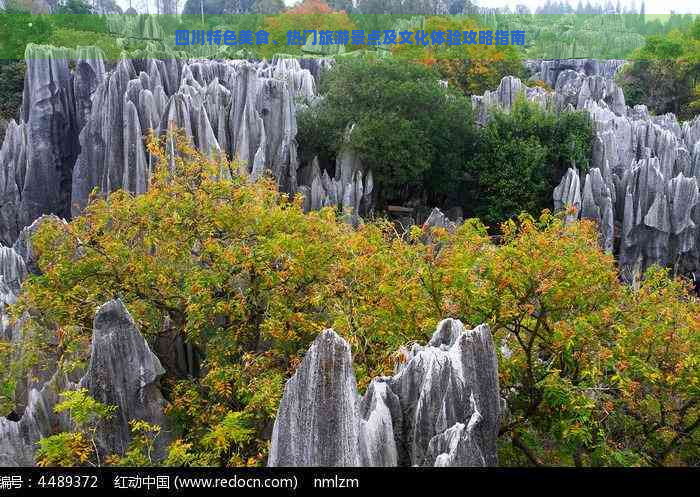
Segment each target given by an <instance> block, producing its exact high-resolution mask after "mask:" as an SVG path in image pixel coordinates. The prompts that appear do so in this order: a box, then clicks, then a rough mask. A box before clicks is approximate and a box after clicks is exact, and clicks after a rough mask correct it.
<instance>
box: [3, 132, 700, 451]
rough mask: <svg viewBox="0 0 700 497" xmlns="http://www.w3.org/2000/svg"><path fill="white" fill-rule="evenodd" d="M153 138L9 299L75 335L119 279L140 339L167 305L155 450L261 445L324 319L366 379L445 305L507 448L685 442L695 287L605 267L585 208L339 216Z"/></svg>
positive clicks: (116, 289) (688, 444)
mask: <svg viewBox="0 0 700 497" xmlns="http://www.w3.org/2000/svg"><path fill="white" fill-rule="evenodd" d="M149 150H150V152H151V153H153V154H154V156H155V157H156V159H157V160H158V161H159V163H160V165H159V167H158V168H157V170H156V173H155V175H154V177H153V179H152V181H151V185H150V189H149V191H148V193H146V194H144V195H140V196H136V197H134V196H132V195H130V194H128V193H126V192H123V191H119V192H115V193H113V194H112V195H110V196H109V197H108V198H102V197H95V198H94V199H93V201H92V202H91V203H90V205H89V206H88V208H87V209H86V211H85V212H84V215H82V216H80V217H78V218H76V219H74V220H73V221H71V222H70V223H69V224H68V225H67V226H66V225H63V224H60V223H55V224H52V223H46V224H45V225H44V226H43V228H42V229H41V230H40V231H39V233H38V234H37V236H36V237H35V239H34V244H35V247H36V250H37V253H38V255H39V265H40V267H41V269H42V271H43V275H42V276H32V277H30V278H29V280H28V281H27V282H26V283H25V285H24V289H23V292H22V294H21V296H20V299H19V302H18V304H17V305H16V306H15V311H14V312H15V315H17V316H19V315H21V314H22V313H23V312H25V311H31V312H32V316H33V317H32V320H33V322H35V323H37V324H40V325H41V326H43V327H46V328H47V329H64V328H66V327H68V326H71V327H73V328H72V329H75V330H84V332H83V333H84V334H88V335H89V330H90V325H91V322H92V319H93V313H94V309H95V308H96V306H98V305H100V304H102V303H103V302H105V301H106V300H108V299H111V298H114V297H117V296H119V297H121V298H122V299H123V300H124V302H125V304H126V306H127V307H128V308H129V310H130V312H131V313H132V314H133V316H134V319H135V320H136V321H137V323H138V325H139V327H140V329H141V331H142V332H143V333H144V334H145V335H146V337H147V338H148V340H149V341H151V342H153V341H154V338H155V337H156V336H158V335H159V334H161V333H162V332H163V330H164V329H165V328H166V324H167V328H168V329H175V330H176V331H177V332H180V333H182V334H184V335H185V337H186V339H187V340H188V341H189V342H190V343H191V344H192V345H194V346H195V347H196V348H197V349H198V350H199V351H200V352H201V353H202V355H203V357H205V359H204V363H203V364H202V368H201V371H203V373H202V375H201V377H199V378H187V377H177V376H175V375H174V373H173V371H169V374H168V375H167V377H166V378H165V381H164V386H165V393H166V396H167V397H168V399H169V401H170V407H169V409H168V413H169V414H170V415H171V417H172V420H173V422H174V423H175V425H176V428H177V433H176V440H175V442H174V443H173V444H172V445H171V447H170V451H169V454H168V456H167V458H166V460H165V461H164V462H163V463H164V464H168V465H209V464H216V465H256V464H261V463H263V462H264V459H265V457H266V454H267V450H268V444H269V442H268V441H267V437H269V432H270V427H271V423H272V421H273V419H274V416H275V413H276V409H277V405H278V402H279V399H280V396H281V393H282V389H283V385H284V381H285V379H286V378H288V377H289V376H290V375H291V374H292V373H293V371H294V370H295V368H296V367H297V366H298V364H299V362H300V360H301V357H302V354H303V353H304V351H305V350H306V349H307V347H308V346H309V344H310V342H311V341H312V340H313V339H314V337H315V336H316V335H317V334H318V333H319V332H320V331H321V330H323V329H324V328H328V327H333V328H334V329H335V330H336V331H337V332H338V333H340V334H341V335H342V336H344V337H345V338H346V339H347V340H348V341H349V343H350V344H351V346H352V352H353V355H354V360H355V365H356V372H357V376H358V380H359V383H360V388H361V389H364V387H365V386H366V385H367V383H368V381H369V379H370V378H372V377H373V376H376V375H379V374H387V373H390V372H391V371H392V369H393V363H394V359H395V356H394V355H393V353H394V352H395V351H396V350H397V349H398V348H399V347H400V346H402V345H408V344H409V343H410V342H413V341H418V342H424V341H425V340H426V339H427V338H428V337H429V336H430V334H431V332H432V330H434V328H435V325H436V323H437V322H438V321H439V320H440V319H442V318H445V317H455V318H459V319H461V320H463V321H464V322H465V323H466V324H467V325H471V326H474V325H477V324H479V323H482V322H486V323H489V324H490V325H491V326H492V330H493V333H494V337H495V340H496V342H497V345H498V347H497V348H498V351H499V371H500V381H501V388H502V395H503V396H505V397H506V400H507V402H508V406H509V411H508V415H507V416H506V417H505V418H504V419H503V421H502V428H501V442H502V443H501V462H502V463H503V464H539V463H542V464H582V465H619V464H625V465H637V464H639V465H649V464H696V463H697V462H698V461H699V458H700V454H699V453H698V441H699V434H698V429H697V428H698V423H700V421H698V413H699V406H698V404H697V399H698V396H699V395H698V394H699V393H700V391H699V387H700V385H699V381H698V378H699V375H698V358H699V357H700V353H699V352H700V344H699V340H700V330H699V329H698V328H699V326H698V319H697V316H698V304H697V302H696V301H695V299H693V298H691V297H690V296H689V295H688V293H687V289H686V287H685V285H684V284H683V283H682V282H681V281H678V280H673V279H671V278H670V277H669V276H668V275H667V274H666V272H664V271H662V270H654V271H652V272H651V273H649V274H648V275H647V278H646V280H645V281H644V283H643V284H642V286H641V288H640V289H639V290H638V291H633V290H632V289H630V288H628V287H626V286H624V285H622V284H620V283H619V280H618V274H617V271H616V268H615V265H614V261H613V259H612V257H610V256H608V255H606V254H604V253H603V252H601V251H600V249H599V248H598V245H597V233H596V230H595V227H594V226H593V225H592V224H591V223H589V222H581V223H574V224H571V225H565V224H564V223H563V222H562V221H561V220H560V219H558V218H556V217H554V216H551V215H550V214H548V213H546V212H545V213H544V214H543V215H542V217H541V218H540V219H533V218H532V217H528V216H521V217H520V218H519V219H517V220H514V221H510V222H508V223H506V224H505V225H504V226H503V227H502V235H501V237H500V239H499V242H498V243H494V242H493V241H492V240H491V238H490V237H489V236H488V234H487V232H486V229H485V227H484V226H483V225H482V224H481V223H480V222H478V221H475V220H470V221H467V222H466V223H465V224H464V225H463V226H462V227H460V228H459V230H458V231H457V232H456V233H453V234H449V233H447V232H446V231H445V230H433V232H432V233H431V234H430V235H431V236H430V237H426V233H425V232H424V231H425V230H423V229H421V228H418V227H414V228H412V229H411V230H410V232H409V233H408V234H405V235H404V234H399V233H397V232H396V231H395V230H394V227H393V225H392V224H390V223H387V222H383V221H376V222H367V223H365V224H364V225H363V226H361V227H359V228H358V229H353V228H352V227H350V226H349V225H347V224H345V223H343V222H341V221H340V220H339V219H338V216H337V214H336V212H334V211H333V210H331V209H324V210H321V211H319V212H311V213H308V214H305V213H303V211H302V209H301V200H300V199H298V198H297V199H292V198H288V197H287V196H286V195H284V194H281V193H279V192H278V191H277V190H276V188H275V187H274V183H273V182H272V181H271V180H267V179H266V180H263V181H259V182H255V183H252V182H250V181H249V180H248V178H245V177H241V176H238V175H236V174H233V175H232V179H227V178H228V175H229V174H231V173H232V172H235V171H237V170H238V165H237V164H232V163H228V162H225V161H220V162H211V161H208V160H206V159H205V158H204V157H202V156H201V154H199V153H198V152H196V151H195V150H193V149H192V148H191V147H189V146H186V145H182V144H180V145H179V154H178V156H177V157H176V159H175V160H174V161H173V163H172V164H170V162H169V160H168V158H167V156H166V152H165V147H164V145H163V143H157V142H152V143H151V144H150V146H149ZM427 238H430V240H431V243H425V240H426V239H427ZM70 336H71V337H72V338H70V339H71V340H73V339H74V338H75V335H70ZM66 340H68V339H66ZM63 345H65V344H63ZM132 428H135V433H136V436H135V445H134V446H133V447H132V450H131V451H130V452H129V453H128V454H126V456H125V458H124V460H123V462H122V463H125V464H126V463H128V464H152V463H153V461H152V460H151V458H150V457H149V455H148V454H149V453H150V452H149V445H148V443H146V441H145V440H144V439H143V438H139V437H142V436H143V434H144V430H145V432H149V433H150V432H152V431H153V430H152V429H151V428H149V427H144V426H132ZM64 436H65V435H64ZM47 443H48V442H47ZM46 450H48V448H47V449H46ZM54 460H55V461H57V463H60V462H62V461H60V460H59V459H58V458H56V459H54ZM68 462H69V463H73V462H74V461H73V460H70V461H68ZM110 462H115V463H119V462H120V461H119V459H118V458H117V459H114V460H111V461H110Z"/></svg>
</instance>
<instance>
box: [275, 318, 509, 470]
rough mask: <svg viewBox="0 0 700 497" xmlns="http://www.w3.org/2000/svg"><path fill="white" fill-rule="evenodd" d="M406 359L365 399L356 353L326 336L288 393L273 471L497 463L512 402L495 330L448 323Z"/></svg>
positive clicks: (277, 427) (330, 333)
mask: <svg viewBox="0 0 700 497" xmlns="http://www.w3.org/2000/svg"><path fill="white" fill-rule="evenodd" d="M403 356H404V359H405V361H404V362H403V363H402V364H400V365H399V366H398V368H397V372H396V374H395V375H394V376H392V377H382V378H376V379H374V380H373V381H372V382H371V384H370V386H369V387H368V389H367V392H366V394H365V395H364V397H362V398H360V397H359V396H358V394H357V386H356V383H355V374H354V371H353V368H352V359H351V355H350V346H349V345H348V343H347V342H346V341H345V340H343V339H342V338H341V337H340V336H338V335H337V334H336V333H335V332H334V331H333V330H326V331H324V332H323V333H321V334H320V335H319V336H318V337H317V338H316V340H315V341H314V342H313V344H312V345H311V347H310V348H309V351H308V352H307V354H306V356H305V357H304V360H303V361H302V363H301V365H300V366H299V369H298V370H297V372H296V373H295V374H294V376H293V377H292V378H291V379H290V380H289V381H288V382H287V385H286V386H285V390H284V395H283V397H282V401H281V402H280V406H279V410H278V412H277V418H276V420H275V426H274V430H273V435H272V447H271V449H270V456H269V460H268V464H269V465H270V466H397V465H398V466H413V465H419V466H493V465H496V464H497V463H498V459H497V454H496V438H497V436H498V426H499V418H500V412H501V402H502V400H501V397H500V393H499V387H498V365H497V361H496V353H495V350H494V346H493V340H492V338H491V333H490V330H489V328H488V326H486V325H480V326H478V327H476V328H474V329H473V330H466V329H465V328H464V325H463V324H462V323H461V322H460V321H458V320H454V319H446V320H444V321H442V322H441V323H440V324H439V325H438V327H437V330H436V331H435V333H434V335H433V337H432V338H431V340H430V342H429V343H428V345H427V346H425V347H421V346H418V345H415V346H414V347H413V348H412V349H411V350H410V351H404V354H403Z"/></svg>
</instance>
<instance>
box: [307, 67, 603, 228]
mask: <svg viewBox="0 0 700 497" xmlns="http://www.w3.org/2000/svg"><path fill="white" fill-rule="evenodd" d="M438 78H439V76H438V75H437V73H436V72H434V71H433V70H432V69H430V68H428V67H425V66H423V65H421V64H415V63H409V62H400V61H375V62H368V61H357V60H346V61H342V62H340V63H338V64H337V65H335V66H334V67H333V68H331V69H330V70H328V71H327V72H326V73H325V74H324V76H323V78H322V83H321V93H322V95H323V99H322V101H321V102H320V103H316V104H313V105H312V106H311V107H309V108H307V109H306V110H304V111H303V112H301V113H300V115H299V135H298V138H299V141H300V143H301V145H302V149H303V160H305V161H307V162H308V161H310V160H311V158H312V157H313V156H314V155H317V156H318V157H319V158H320V161H321V163H322V164H325V165H326V167H328V168H329V169H330V170H331V171H332V167H333V163H332V160H333V158H335V157H337V156H338V155H339V154H340V153H341V152H342V150H343V149H344V147H348V148H350V149H352V150H354V151H355V152H358V153H359V154H360V157H361V159H362V161H363V163H364V165H365V166H367V167H368V168H370V169H371V170H372V173H373V174H374V180H375V190H377V192H378V198H377V201H378V205H379V207H380V208H381V207H383V206H384V205H386V204H387V203H389V202H407V201H414V200H415V199H425V200H427V203H428V204H429V205H430V204H432V205H442V206H446V207H453V206H455V205H459V206H461V207H462V208H463V209H464V210H465V211H466V212H467V213H468V214H469V215H474V216H478V217H480V218H481V219H482V220H483V221H485V222H486V223H487V224H489V225H492V226H497V225H498V224H500V223H501V222H502V221H504V220H506V219H508V218H510V217H513V216H515V215H517V214H519V213H520V212H522V211H527V212H530V213H533V214H536V213H538V212H540V211H541V210H542V209H544V208H548V207H550V206H551V193H552V190H553V189H554V187H555V186H556V184H557V183H558V182H559V181H560V179H561V177H562V175H563V174H564V173H565V172H566V169H567V168H568V167H572V166H573V167H578V168H579V169H581V170H582V171H585V170H586V168H587V167H588V157H589V156H590V151H591V150H590V147H591V142H592V126H591V123H590V120H589V118H588V116H587V115H586V114H585V113H583V112H560V113H556V112H551V111H548V110H545V109H542V108H541V107H540V106H538V105H537V104H533V103H528V102H527V101H525V100H524V99H520V100H518V101H517V102H516V104H515V106H514V109H513V111H512V112H503V111H497V110H494V113H493V118H492V119H491V120H490V121H489V123H488V124H487V125H486V126H485V127H484V128H482V129H477V128H476V127H475V126H474V125H473V124H472V123H473V118H472V113H471V105H470V102H469V101H468V100H466V99H465V98H464V97H463V96H462V95H460V94H456V93H455V92H453V91H451V90H450V89H448V88H445V87H444V86H443V85H441V84H440V83H439V81H438ZM460 93H461V92H460ZM350 128H352V132H348V131H349V129H350Z"/></svg>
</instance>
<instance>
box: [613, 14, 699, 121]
mask: <svg viewBox="0 0 700 497" xmlns="http://www.w3.org/2000/svg"><path fill="white" fill-rule="evenodd" d="M633 57H634V59H636V60H635V61H634V62H632V63H631V64H629V65H628V66H626V67H625V69H624V71H623V72H622V74H621V75H620V76H619V82H620V84H621V86H622V88H623V89H624V91H625V98H626V100H627V104H628V105H631V106H632V105H637V104H644V105H646V106H647V107H648V108H649V110H650V111H651V112H652V113H654V114H659V115H660V114H665V113H667V112H673V113H675V114H676V115H677V116H678V117H679V118H681V119H690V118H692V117H693V116H695V115H697V114H699V113H700V19H696V20H695V22H694V24H692V25H690V26H686V27H685V29H676V30H673V31H671V32H669V33H668V34H665V35H656V36H650V37H649V38H648V39H647V41H646V43H645V45H644V46H643V47H642V48H640V49H639V50H638V51H637V52H635V53H634V55H633Z"/></svg>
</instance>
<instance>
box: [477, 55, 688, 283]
mask: <svg viewBox="0 0 700 497" xmlns="http://www.w3.org/2000/svg"><path fill="white" fill-rule="evenodd" d="M531 65H532V66H533V67H534V70H535V71H536V74H535V76H533V78H534V79H543V80H544V81H545V82H547V83H548V84H549V85H550V86H552V87H553V88H554V91H553V92H552V91H546V90H543V89H542V88H539V87H533V88H529V87H527V86H525V85H524V84H523V83H522V82H521V81H520V80H518V79H516V78H512V77H506V78H504V79H503V80H502V81H501V83H500V85H499V87H498V89H496V90H495V91H492V92H486V94H484V95H483V96H475V97H472V103H473V106H474V108H475V111H476V118H477V122H478V123H479V124H484V123H485V122H487V121H488V118H489V109H491V108H492V107H493V106H498V107H501V108H505V109H510V108H511V107H512V105H513V102H514V100H515V98H516V97H517V95H518V94H523V95H524V96H525V98H526V99H528V100H530V101H533V102H537V103H538V104H540V105H542V106H544V107H546V108H549V109H551V110H555V111H562V110H566V109H577V110H582V111H586V112H587V113H588V114H589V116H590V117H591V120H592V122H593V125H594V130H595V136H594V140H593V144H592V149H593V154H592V157H591V168H590V169H589V171H588V172H587V173H586V176H585V178H584V180H583V182H582V181H581V179H580V177H579V173H578V171H577V170H576V169H574V168H572V169H570V170H569V171H567V173H566V174H565V175H564V177H563V178H562V180H561V183H560V185H559V186H558V187H557V188H556V189H555V190H554V193H553V197H554V207H555V209H557V210H562V209H564V208H565V207H566V206H567V205H568V206H573V210H574V211H575V212H576V214H574V215H571V214H570V215H569V216H568V219H569V220H572V219H573V218H575V217H581V218H587V219H593V220H595V221H596V222H597V223H598V226H599V231H600V242H601V246H602V247H603V248H604V249H605V250H606V251H609V252H611V251H613V250H614V249H615V247H618V251H619V263H620V269H621V271H622V273H623V276H624V277H625V278H626V279H630V280H631V279H633V278H635V277H636V275H638V274H639V272H640V271H644V270H645V269H646V268H647V267H649V266H650V265H652V264H661V265H675V266H676V269H677V270H678V271H681V272H682V271H694V270H697V269H698V268H700V242H699V240H698V239H699V237H700V231H699V230H698V222H699V221H700V214H698V213H697V212H696V209H695V206H696V204H697V203H698V181H700V117H698V118H695V119H694V120H692V121H689V122H678V120H677V119H676V117H675V116H674V115H673V114H666V115H663V116H651V115H649V112H648V111H647V109H646V107H644V106H641V105H640V106H635V107H634V108H630V107H629V106H627V105H626V104H625V98H624V94H623V92H622V90H621V89H620V88H619V87H618V86H617V85H616V84H615V82H614V80H613V79H612V77H613V76H614V74H615V72H616V71H617V69H618V68H619V67H620V66H621V65H622V61H588V60H582V61H531Z"/></svg>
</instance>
